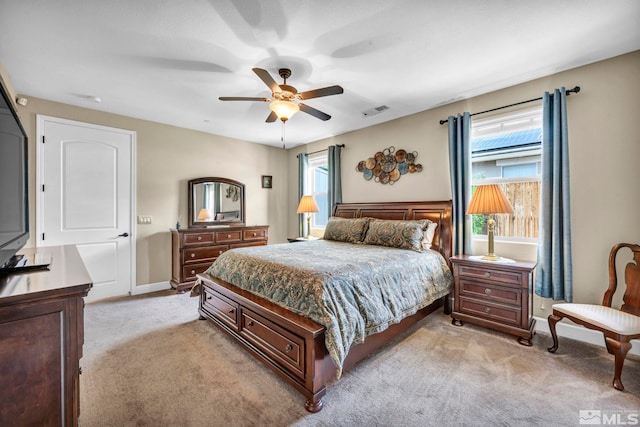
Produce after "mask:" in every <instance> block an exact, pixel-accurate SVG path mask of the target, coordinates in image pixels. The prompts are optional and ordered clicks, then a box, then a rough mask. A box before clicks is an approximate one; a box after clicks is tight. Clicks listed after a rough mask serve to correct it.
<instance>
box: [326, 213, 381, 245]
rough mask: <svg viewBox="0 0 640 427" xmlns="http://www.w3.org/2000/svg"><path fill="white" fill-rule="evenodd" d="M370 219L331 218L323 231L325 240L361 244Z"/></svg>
mask: <svg viewBox="0 0 640 427" xmlns="http://www.w3.org/2000/svg"><path fill="white" fill-rule="evenodd" d="M370 219H371V218H341V217H337V216H332V217H331V218H329V221H328V222H327V226H326V227H325V229H324V237H323V238H324V239H325V240H335V241H338V242H348V243H362V239H364V235H365V233H366V232H367V226H368V225H369V220H370Z"/></svg>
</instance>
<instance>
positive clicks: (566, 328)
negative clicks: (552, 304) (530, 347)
mask: <svg viewBox="0 0 640 427" xmlns="http://www.w3.org/2000/svg"><path fill="white" fill-rule="evenodd" d="M535 319H536V328H535V330H536V332H543V333H545V334H547V335H549V347H551V346H552V345H553V341H552V340H551V331H550V330H549V323H548V322H547V318H546V317H545V318H542V317H535ZM569 322H570V321H569V320H561V321H560V322H558V323H556V332H557V333H558V338H563V337H564V338H570V339H573V340H576V341H582V342H586V343H589V344H595V345H597V346H600V347H603V348H604V347H605V344H604V337H603V335H602V332H598V331H594V330H593V329H587V328H583V327H582V326H578V325H576V324H574V323H569ZM631 344H632V347H631V350H629V354H635V355H638V356H640V345H638V344H640V341H639V340H631ZM560 347H562V343H560Z"/></svg>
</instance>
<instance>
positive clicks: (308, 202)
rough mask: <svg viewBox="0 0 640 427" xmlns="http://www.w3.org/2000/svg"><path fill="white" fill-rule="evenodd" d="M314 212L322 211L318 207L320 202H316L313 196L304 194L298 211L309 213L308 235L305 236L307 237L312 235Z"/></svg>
mask: <svg viewBox="0 0 640 427" xmlns="http://www.w3.org/2000/svg"><path fill="white" fill-rule="evenodd" d="M312 212H320V209H318V204H317V203H316V201H315V199H314V198H313V196H302V198H301V199H300V204H299V205H298V210H297V213H299V214H304V213H306V214H307V235H306V236H305V237H306V238H307V239H308V238H309V236H311V213H312Z"/></svg>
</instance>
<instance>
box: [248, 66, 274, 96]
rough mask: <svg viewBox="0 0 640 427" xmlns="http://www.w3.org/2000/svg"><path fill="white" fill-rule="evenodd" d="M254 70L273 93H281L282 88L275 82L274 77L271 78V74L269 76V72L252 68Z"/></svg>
mask: <svg viewBox="0 0 640 427" xmlns="http://www.w3.org/2000/svg"><path fill="white" fill-rule="evenodd" d="M252 70H253V72H254V73H256V74H257V75H258V77H260V80H262V81H263V82H264V84H266V85H267V86H268V87H269V89H271V92H280V86H279V85H278V83H276V81H275V80H273V77H271V74H269V72H268V71H267V70H263V69H262V68H252Z"/></svg>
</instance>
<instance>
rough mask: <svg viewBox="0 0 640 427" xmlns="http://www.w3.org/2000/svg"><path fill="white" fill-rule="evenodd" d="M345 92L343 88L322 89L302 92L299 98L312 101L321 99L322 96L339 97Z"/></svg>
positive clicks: (329, 87)
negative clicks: (312, 99)
mask: <svg viewBox="0 0 640 427" xmlns="http://www.w3.org/2000/svg"><path fill="white" fill-rule="evenodd" d="M343 92H344V89H342V86H338V85H336V86H328V87H323V88H321V89H314V90H308V91H306V92H301V93H299V94H298V97H299V98H300V99H302V100H305V99H311V98H320V97H321V96H329V95H339V94H341V93H343Z"/></svg>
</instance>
